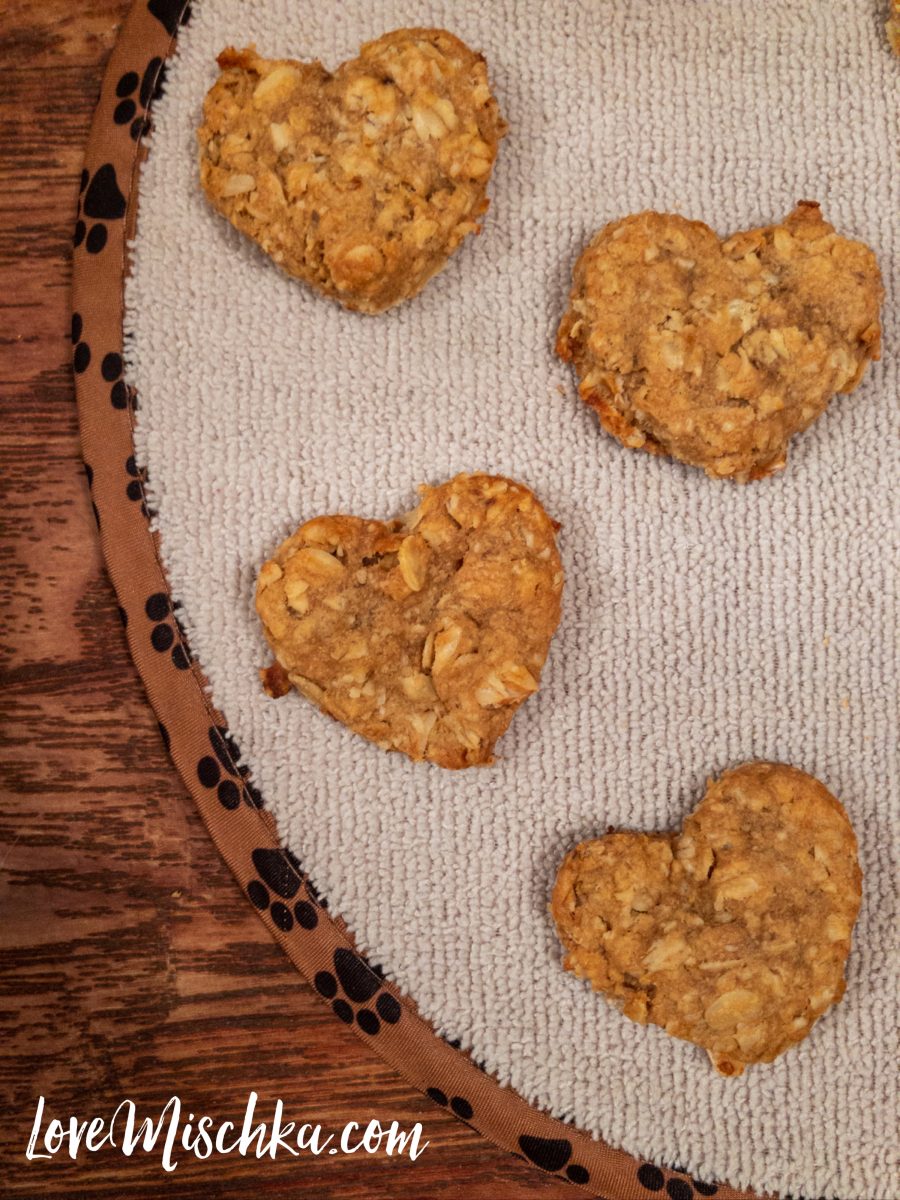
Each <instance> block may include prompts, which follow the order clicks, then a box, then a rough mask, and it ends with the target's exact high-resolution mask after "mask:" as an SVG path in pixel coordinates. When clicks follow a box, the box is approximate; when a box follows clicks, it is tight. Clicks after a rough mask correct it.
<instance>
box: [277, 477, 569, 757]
mask: <svg viewBox="0 0 900 1200" xmlns="http://www.w3.org/2000/svg"><path fill="white" fill-rule="evenodd" d="M420 493H421V496H422V500H421V503H420V504H419V507H418V508H416V509H414V510H413V511H412V512H410V513H407V514H406V515H405V516H402V517H398V518H397V519H396V520H393V521H388V522H382V521H367V520H364V519H363V518H361V517H348V516H332V517H316V518H315V519H314V520H312V521H307V522H306V524H305V525H301V526H300V528H299V529H298V530H297V532H296V533H295V534H294V535H293V536H292V537H289V538H288V539H287V541H286V542H284V543H283V544H282V545H281V546H280V547H279V548H278V550H277V551H276V553H275V556H274V558H272V559H270V561H269V562H267V563H265V565H264V566H263V568H262V570H261V571H260V573H259V583H258V586H257V592H256V608H257V611H258V612H259V615H260V617H261V618H262V621H263V625H264V626H265V631H266V637H267V638H268V640H269V645H270V646H271V647H272V650H273V652H274V654H275V657H276V659H277V665H276V666H275V667H272V668H269V669H268V670H267V671H265V672H263V680H264V683H265V684H266V687H267V690H268V691H269V692H270V694H272V695H279V694H282V693H283V692H284V691H285V690H287V688H288V686H289V684H294V686H295V687H297V688H298V689H299V690H300V691H301V692H303V694H304V695H305V696H308V697H309V698H310V700H313V701H315V703H316V704H318V705H319V707H320V708H321V709H322V710H323V711H324V712H327V713H329V714H330V715H331V716H333V717H336V718H337V719H338V720H339V721H343V722H344V724H345V725H348V726H349V727H350V728H351V729H353V730H355V731H356V732H357V733H360V734H362V736H363V737H366V738H369V740H370V741H373V742H376V743H377V744H378V745H379V746H381V747H382V748H383V749H385V750H400V751H402V752H403V753H404V754H408V755H409V757H410V758H413V759H423V758H425V759H428V760H429V761H430V762H434V763H438V764H439V765H440V766H442V767H469V766H473V765H475V764H477V763H489V762H491V761H493V749H494V743H495V742H496V741H497V739H498V738H499V737H500V736H501V734H502V733H503V732H504V731H505V730H506V727H507V726H508V725H509V723H510V721H511V720H512V718H513V714H514V713H515V711H516V709H517V708H518V707H519V705H520V704H521V703H522V701H523V700H525V699H526V698H527V697H528V696H530V695H531V694H532V692H536V691H537V687H538V680H539V679H540V675H541V669H542V667H543V665H544V660H545V659H546V657H547V650H548V647H549V645H550V639H551V637H552V636H553V631H554V630H555V629H556V626H557V624H558V622H559V610H560V596H561V594H562V583H563V574H562V566H561V564H560V559H559V553H558V551H557V549H556V541H555V538H554V532H555V528H556V526H555V523H554V522H553V521H551V520H550V518H549V517H548V516H547V514H546V513H545V512H544V510H543V508H541V506H540V504H539V503H538V502H537V500H536V499H535V497H534V496H533V495H532V493H531V492H530V491H529V490H528V488H526V487H523V486H522V484H520V483H513V482H512V480H509V479H502V478H499V477H495V476H491V475H457V476H456V478H455V479H451V480H450V481H449V482H448V483H444V484H441V486H440V487H435V488H431V487H426V486H423V487H422V488H420Z"/></svg>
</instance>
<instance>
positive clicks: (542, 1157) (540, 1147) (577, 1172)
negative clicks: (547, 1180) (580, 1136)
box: [519, 1133, 591, 1183]
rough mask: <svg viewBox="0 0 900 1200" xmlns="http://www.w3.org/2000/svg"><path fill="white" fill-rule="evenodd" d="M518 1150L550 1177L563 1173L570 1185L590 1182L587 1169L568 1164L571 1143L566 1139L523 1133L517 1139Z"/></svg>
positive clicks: (589, 1174) (576, 1164)
mask: <svg viewBox="0 0 900 1200" xmlns="http://www.w3.org/2000/svg"><path fill="white" fill-rule="evenodd" d="M519 1149H520V1150H521V1151H522V1154H523V1155H524V1156H525V1158H527V1159H528V1161H529V1162H531V1163H534V1165H535V1166H536V1167H540V1169H541V1170H542V1171H547V1172H548V1173H549V1174H551V1175H557V1174H559V1173H560V1172H563V1174H564V1175H565V1178H566V1179H568V1180H570V1181H571V1182H572V1183H589V1182H590V1178H591V1173H590V1171H588V1169H587V1167H582V1166H581V1165H580V1164H579V1163H573V1162H569V1159H570V1158H571V1157H572V1143H571V1142H570V1141H569V1139H568V1138H544V1137H535V1136H534V1135H533V1134H529V1133H523V1134H522V1136H521V1137H520V1138H519ZM563 1168H565V1171H563Z"/></svg>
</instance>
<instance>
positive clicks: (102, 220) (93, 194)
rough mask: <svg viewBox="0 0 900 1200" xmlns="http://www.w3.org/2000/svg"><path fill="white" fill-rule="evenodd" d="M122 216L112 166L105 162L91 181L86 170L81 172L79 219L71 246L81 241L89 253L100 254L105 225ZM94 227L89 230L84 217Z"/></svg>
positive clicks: (103, 240)
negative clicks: (93, 222)
mask: <svg viewBox="0 0 900 1200" xmlns="http://www.w3.org/2000/svg"><path fill="white" fill-rule="evenodd" d="M124 216H125V197H124V196H123V195H122V193H121V191H120V190H119V185H118V182H117V180H116V169H115V167H114V166H113V165H112V163H104V164H103V166H102V167H98V168H97V170H96V171H95V172H94V175H93V178H92V177H91V176H90V174H89V173H88V172H87V171H86V170H85V171H82V172H81V192H80V197H79V200H78V220H77V221H76V222H75V237H74V239H73V240H74V243H75V245H76V246H80V245H81V243H82V242H84V246H85V249H86V250H87V252H88V254H99V253H100V251H101V250H102V249H103V247H104V246H105V245H106V241H107V238H108V236H109V230H108V228H107V222H109V221H119V220H121V219H122V217H124ZM86 217H87V218H88V219H89V220H91V221H95V222H96V224H93V225H91V226H90V227H88V223H87V221H86V220H85V218H86Z"/></svg>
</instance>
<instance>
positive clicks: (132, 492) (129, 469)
mask: <svg viewBox="0 0 900 1200" xmlns="http://www.w3.org/2000/svg"><path fill="white" fill-rule="evenodd" d="M125 474H126V475H127V476H128V482H127V483H126V485H125V495H126V496H127V497H128V499H129V500H134V501H140V505H141V512H142V513H143V514H144V516H145V517H146V516H148V515H149V509H148V508H147V501H146V499H145V498H144V476H143V473H142V472H141V471H140V470H139V469H138V465H137V463H136V462H135V461H134V455H133V454H129V455H128V457H127V458H126V459H125Z"/></svg>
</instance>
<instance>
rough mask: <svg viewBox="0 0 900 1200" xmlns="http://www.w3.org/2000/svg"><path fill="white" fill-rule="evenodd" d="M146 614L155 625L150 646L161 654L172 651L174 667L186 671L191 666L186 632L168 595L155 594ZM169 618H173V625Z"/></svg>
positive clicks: (147, 606) (146, 608)
mask: <svg viewBox="0 0 900 1200" xmlns="http://www.w3.org/2000/svg"><path fill="white" fill-rule="evenodd" d="M144 612H145V613H146V615H147V618H148V620H150V621H152V622H153V623H154V624H153V628H152V629H151V631H150V644H151V645H152V647H153V649H154V650H156V651H157V652H158V653H159V654H165V653H166V652H167V651H171V654H172V663H173V664H174V666H176V667H177V668H178V670H179V671H186V670H187V669H188V667H189V666H190V665H191V658H190V655H189V654H188V652H187V649H186V642H185V638H184V631H183V630H182V628H181V625H180V624H179V622H178V618H177V616H176V615H175V613H174V612H173V611H172V606H171V604H170V603H169V597H168V596H167V595H166V593H165V592H154V593H153V595H152V596H150V597H149V598H148V600H147V603H146V604H145V605H144ZM169 617H171V618H172V622H171V623H170V621H169ZM172 623H174V625H175V629H173V628H172ZM176 631H177V632H176Z"/></svg>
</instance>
